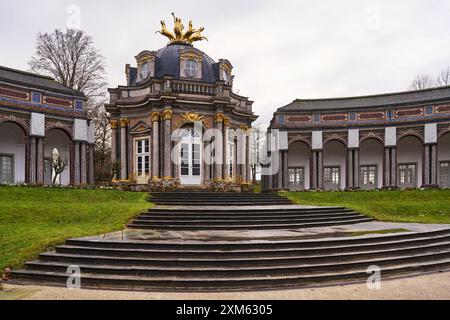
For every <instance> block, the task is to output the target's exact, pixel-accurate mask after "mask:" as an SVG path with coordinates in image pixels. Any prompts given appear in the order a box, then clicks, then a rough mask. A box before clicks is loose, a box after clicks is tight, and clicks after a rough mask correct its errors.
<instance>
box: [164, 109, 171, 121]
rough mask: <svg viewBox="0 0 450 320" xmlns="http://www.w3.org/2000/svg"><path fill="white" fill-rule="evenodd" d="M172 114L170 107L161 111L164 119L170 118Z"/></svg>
mask: <svg viewBox="0 0 450 320" xmlns="http://www.w3.org/2000/svg"><path fill="white" fill-rule="evenodd" d="M172 115H173V111H172V110H170V109H165V110H164V111H163V112H162V118H163V119H164V120H172Z"/></svg>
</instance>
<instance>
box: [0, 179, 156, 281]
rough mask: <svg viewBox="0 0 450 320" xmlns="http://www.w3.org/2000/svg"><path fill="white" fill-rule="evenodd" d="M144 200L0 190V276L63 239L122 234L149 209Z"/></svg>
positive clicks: (99, 193) (118, 194) (104, 193)
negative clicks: (107, 233)
mask: <svg viewBox="0 0 450 320" xmlns="http://www.w3.org/2000/svg"><path fill="white" fill-rule="evenodd" d="M146 197H147V194H146V193H132V192H124V191H117V190H79V189H56V188H26V187H0V219H1V222H0V246H1V247H0V271H2V270H3V269H4V268H5V267H13V268H17V267H20V266H21V265H22V264H23V263H24V262H25V261H26V260H30V259H33V258H35V257H36V256H37V255H38V254H39V253H40V252H42V251H46V250H48V249H50V248H51V247H53V246H55V245H58V244H62V243H63V242H64V239H66V238H72V237H82V236H92V235H97V234H102V233H105V232H111V231H117V230H121V229H123V227H124V224H126V223H127V222H128V221H129V220H130V219H131V218H132V217H133V216H135V215H136V214H138V213H140V212H141V211H143V210H144V211H145V210H146V209H147V208H149V207H150V206H151V204H150V203H149V202H147V201H146ZM0 273H1V272H0Z"/></svg>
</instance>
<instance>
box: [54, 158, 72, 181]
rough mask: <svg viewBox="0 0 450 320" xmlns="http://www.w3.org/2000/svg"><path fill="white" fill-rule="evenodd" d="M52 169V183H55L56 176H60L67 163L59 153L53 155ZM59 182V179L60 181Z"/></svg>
mask: <svg viewBox="0 0 450 320" xmlns="http://www.w3.org/2000/svg"><path fill="white" fill-rule="evenodd" d="M51 166H52V170H53V173H54V175H53V180H52V184H53V185H55V184H56V181H58V178H59V177H60V176H61V174H62V173H63V172H64V170H66V168H67V166H68V163H67V161H66V160H64V159H63V158H61V156H60V155H53V159H52V162H51ZM60 183H61V181H60Z"/></svg>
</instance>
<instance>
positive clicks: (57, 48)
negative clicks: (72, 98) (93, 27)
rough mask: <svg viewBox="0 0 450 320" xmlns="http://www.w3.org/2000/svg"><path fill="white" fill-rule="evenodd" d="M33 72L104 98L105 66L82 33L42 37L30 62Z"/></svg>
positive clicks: (55, 34) (38, 38)
mask: <svg viewBox="0 0 450 320" xmlns="http://www.w3.org/2000/svg"><path fill="white" fill-rule="evenodd" d="M29 65H30V68H31V70H32V71H33V72H36V73H42V74H46V75H50V76H52V77H54V78H55V79H56V81H58V82H59V83H61V84H63V85H65V86H67V87H69V88H72V89H74V90H78V91H81V92H83V93H84V94H85V95H86V96H87V97H89V98H96V97H99V96H103V95H104V94H105V90H104V88H105V85H106V83H105V81H104V74H105V62H104V57H103V56H102V55H101V53H100V51H99V50H97V49H95V48H94V46H93V41H92V38H91V37H90V36H88V35H86V34H85V33H84V32H83V31H81V30H74V29H67V30H66V31H65V32H63V31H61V30H58V29H56V30H55V31H54V32H53V33H43V34H42V33H39V34H38V36H37V40H36V52H35V54H34V55H33V56H32V57H31V60H30V62H29Z"/></svg>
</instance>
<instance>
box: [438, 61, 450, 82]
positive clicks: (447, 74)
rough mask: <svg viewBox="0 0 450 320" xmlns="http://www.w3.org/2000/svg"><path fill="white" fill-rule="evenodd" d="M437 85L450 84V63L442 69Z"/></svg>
mask: <svg viewBox="0 0 450 320" xmlns="http://www.w3.org/2000/svg"><path fill="white" fill-rule="evenodd" d="M436 85H437V86H439V87H445V86H450V65H448V66H447V67H446V68H445V69H442V70H441V72H440V73H439V74H438V76H437V77H436Z"/></svg>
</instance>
